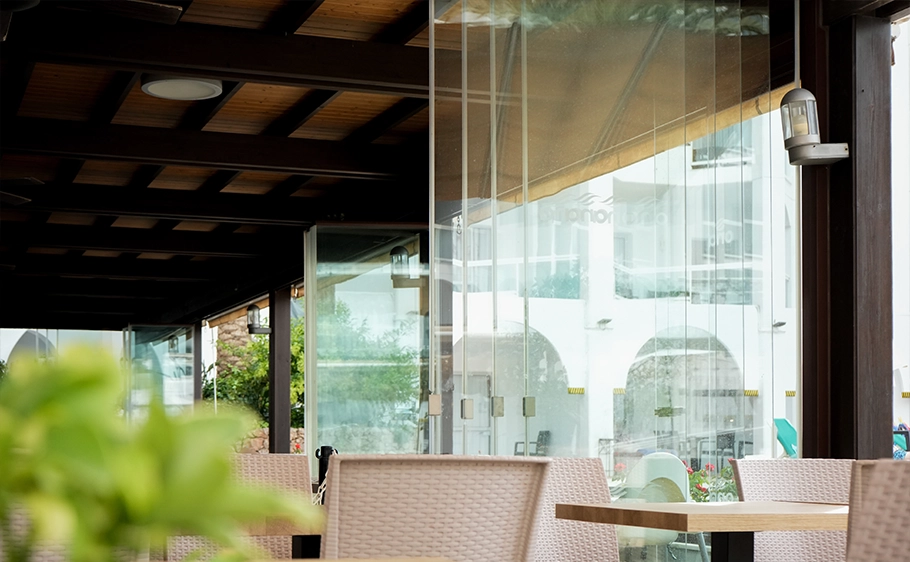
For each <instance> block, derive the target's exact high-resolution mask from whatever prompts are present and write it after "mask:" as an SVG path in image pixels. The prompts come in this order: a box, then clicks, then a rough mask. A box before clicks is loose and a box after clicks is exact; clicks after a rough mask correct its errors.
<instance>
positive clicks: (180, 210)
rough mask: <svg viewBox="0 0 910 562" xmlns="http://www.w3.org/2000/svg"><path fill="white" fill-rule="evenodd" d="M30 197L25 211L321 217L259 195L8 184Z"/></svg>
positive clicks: (232, 218)
mask: <svg viewBox="0 0 910 562" xmlns="http://www.w3.org/2000/svg"><path fill="white" fill-rule="evenodd" d="M7 191H13V192H15V193H16V194H19V195H22V196H23V197H27V198H29V199H31V202H30V203H26V204H24V205H23V206H22V208H23V209H24V210H28V211H39V212H43V213H51V212H66V213H86V214H104V215H116V216H126V217H141V218H150V219H164V220H171V219H173V220H186V221H203V222H229V223H241V224H258V225H277V226H301V225H303V226H308V225H310V224H313V222H314V221H315V220H316V219H317V218H318V217H319V207H318V205H316V204H314V203H313V202H312V201H306V200H300V201H294V200H291V201H283V202H282V203H281V204H280V205H276V204H275V203H274V202H270V201H268V200H267V199H266V198H264V197H262V196H260V195H248V194H239V193H218V194H205V193H199V192H198V191H174V190H163V189H148V190H141V191H136V190H130V189H124V188H122V187H112V186H105V185H92V184H54V185H45V186H39V187H37V188H8V189H7Z"/></svg>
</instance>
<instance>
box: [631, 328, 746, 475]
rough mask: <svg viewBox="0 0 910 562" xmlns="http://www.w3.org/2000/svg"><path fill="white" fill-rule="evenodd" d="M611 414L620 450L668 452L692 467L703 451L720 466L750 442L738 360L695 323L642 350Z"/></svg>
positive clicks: (666, 333)
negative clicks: (687, 459) (688, 460)
mask: <svg viewBox="0 0 910 562" xmlns="http://www.w3.org/2000/svg"><path fill="white" fill-rule="evenodd" d="M614 415H615V416H616V419H615V421H616V438H617V442H618V444H617V446H618V447H620V448H622V449H624V450H632V451H634V450H641V449H664V450H670V451H671V452H673V453H674V454H678V455H679V456H681V457H688V458H689V459H691V460H692V462H693V464H696V465H698V464H699V463H700V462H701V459H702V458H703V455H704V454H705V453H706V452H707V453H709V454H710V455H713V456H714V457H715V458H719V459H720V462H721V463H722V462H723V459H726V458H727V457H734V456H741V455H742V453H743V452H744V451H745V448H744V446H745V444H746V443H751V437H747V436H745V435H744V429H745V428H746V427H751V426H752V422H751V420H747V417H751V413H747V411H746V403H745V398H744V396H743V374H742V371H741V369H740V367H739V365H738V364H737V362H736V359H735V358H734V357H733V355H732V354H731V353H730V350H729V349H727V347H726V346H725V345H724V344H723V343H722V342H721V341H720V340H718V339H717V337H716V336H714V335H713V334H711V333H709V332H706V331H705V330H702V329H699V328H695V327H692V326H678V327H674V328H670V329H667V330H664V331H662V332H660V333H658V334H657V335H656V336H655V337H653V338H651V339H650V340H648V341H647V342H646V343H645V344H644V345H643V346H642V347H641V349H639V351H638V353H637V355H636V357H635V361H634V362H633V363H632V366H631V367H629V371H628V374H627V377H626V386H625V395H624V397H623V401H622V408H621V409H619V408H618V409H617V411H616V412H615V413H614ZM721 457H722V458H721Z"/></svg>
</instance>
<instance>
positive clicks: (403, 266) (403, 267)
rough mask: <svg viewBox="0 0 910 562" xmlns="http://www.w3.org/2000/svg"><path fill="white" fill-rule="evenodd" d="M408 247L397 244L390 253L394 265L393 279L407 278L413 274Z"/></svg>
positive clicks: (390, 259)
mask: <svg viewBox="0 0 910 562" xmlns="http://www.w3.org/2000/svg"><path fill="white" fill-rule="evenodd" d="M410 257H411V256H410V254H409V253H408V249H407V248H405V247H404V246H395V247H394V248H392V251H391V252H390V253H389V261H390V263H391V265H392V279H407V278H409V277H410V276H411V271H410V268H409V265H410V264H409V263H408V258H410Z"/></svg>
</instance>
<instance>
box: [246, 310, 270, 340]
mask: <svg viewBox="0 0 910 562" xmlns="http://www.w3.org/2000/svg"><path fill="white" fill-rule="evenodd" d="M246 329H247V331H248V332H249V333H250V334H271V333H272V329H271V328H268V327H263V326H262V325H261V324H260V323H259V307H258V306H256V305H255V304H251V305H250V306H248V307H247V309H246Z"/></svg>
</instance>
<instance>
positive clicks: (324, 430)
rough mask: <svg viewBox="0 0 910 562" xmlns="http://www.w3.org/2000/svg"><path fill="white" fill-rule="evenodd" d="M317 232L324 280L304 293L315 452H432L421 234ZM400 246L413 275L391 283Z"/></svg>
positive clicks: (316, 280) (311, 283) (320, 276)
mask: <svg viewBox="0 0 910 562" xmlns="http://www.w3.org/2000/svg"><path fill="white" fill-rule="evenodd" d="M310 235H311V236H312V235H315V236H316V272H315V273H316V274H315V278H314V277H310V278H309V280H308V281H307V287H306V290H307V293H308V294H315V302H314V303H313V304H314V306H315V331H316V338H315V340H316V346H315V353H316V364H315V372H314V373H309V374H308V381H315V386H316V410H317V424H316V436H315V438H316V443H314V444H312V445H311V446H310V447H309V448H310V449H315V448H317V447H319V446H323V445H331V446H333V447H335V448H336V449H338V451H339V452H342V453H350V454H354V453H423V452H428V448H429V441H428V434H427V425H426V420H427V403H426V381H425V378H423V377H421V376H420V374H421V357H425V356H426V353H425V352H424V351H422V348H423V347H424V346H425V345H426V344H425V342H426V338H425V336H424V333H425V315H426V310H427V306H426V303H427V286H428V284H427V282H426V271H425V267H424V265H423V262H422V261H421V256H423V255H424V253H422V251H421V239H422V236H420V235H417V234H415V233H407V232H389V231H383V230H368V231H357V230H352V229H330V228H325V227H320V228H319V229H318V230H317V231H315V232H314V231H311V232H310ZM399 246H400V247H402V248H404V249H406V250H407V252H408V255H409V258H408V259H407V265H408V268H409V276H408V277H407V278H395V279H394V280H393V278H392V268H391V254H390V252H391V251H392V249H393V248H396V247H399ZM311 315H312V312H311V313H310V314H308V317H309V316H311ZM310 326H312V324H310ZM311 329H312V328H311ZM310 349H312V347H311V348H310ZM311 400H312V398H311ZM310 419H311V420H312V418H310ZM311 435H312V434H311Z"/></svg>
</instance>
